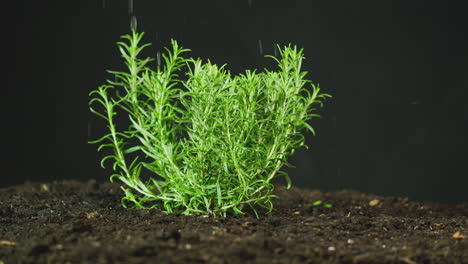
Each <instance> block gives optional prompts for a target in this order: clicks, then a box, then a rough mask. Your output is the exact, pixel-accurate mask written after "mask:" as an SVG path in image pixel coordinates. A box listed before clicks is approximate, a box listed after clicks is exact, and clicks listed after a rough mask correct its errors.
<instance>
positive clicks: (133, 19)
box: [130, 16, 137, 31]
mask: <svg viewBox="0 0 468 264" xmlns="http://www.w3.org/2000/svg"><path fill="white" fill-rule="evenodd" d="M130 29H131V30H135V31H136V30H137V19H136V16H132V17H131V18H130Z"/></svg>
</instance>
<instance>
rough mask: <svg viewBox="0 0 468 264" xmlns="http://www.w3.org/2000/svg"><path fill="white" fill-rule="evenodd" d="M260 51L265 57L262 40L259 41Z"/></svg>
mask: <svg viewBox="0 0 468 264" xmlns="http://www.w3.org/2000/svg"><path fill="white" fill-rule="evenodd" d="M258 51H259V52H260V55H263V44H262V40H261V39H259V40H258Z"/></svg>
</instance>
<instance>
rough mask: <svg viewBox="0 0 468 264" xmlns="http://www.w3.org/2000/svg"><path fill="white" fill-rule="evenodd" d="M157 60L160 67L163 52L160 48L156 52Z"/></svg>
mask: <svg viewBox="0 0 468 264" xmlns="http://www.w3.org/2000/svg"><path fill="white" fill-rule="evenodd" d="M156 62H157V63H158V68H159V67H161V52H160V51H159V50H158V52H156Z"/></svg>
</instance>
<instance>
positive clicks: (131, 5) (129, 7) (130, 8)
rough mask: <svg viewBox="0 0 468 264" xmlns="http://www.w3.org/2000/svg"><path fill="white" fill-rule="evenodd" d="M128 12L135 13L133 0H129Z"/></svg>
mask: <svg viewBox="0 0 468 264" xmlns="http://www.w3.org/2000/svg"><path fill="white" fill-rule="evenodd" d="M128 14H130V15H132V14H133V0H128Z"/></svg>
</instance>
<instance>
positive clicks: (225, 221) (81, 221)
mask: <svg viewBox="0 0 468 264" xmlns="http://www.w3.org/2000/svg"><path fill="white" fill-rule="evenodd" d="M276 194H277V195H279V196H280V197H281V199H280V200H276V202H275V206H276V208H277V211H276V212H274V213H272V214H271V215H269V216H262V217H261V218H260V219H257V218H255V216H254V215H253V214H251V215H249V216H242V217H227V218H212V217H201V216H183V215H178V214H164V213H161V211H159V210H128V209H123V208H122V207H121V206H120V197H121V195H122V193H121V191H120V189H119V185H117V184H110V183H109V184H97V183H95V182H88V183H80V182H76V181H65V182H54V183H47V184H40V183H26V184H24V185H21V186H15V187H10V188H4V189H0V263H2V264H12V263H92V264H98V263H126V264H131V263H243V264H245V263H268V264H271V263H406V264H414V263H438V264H440V263H468V242H467V240H468V238H464V236H466V235H468V232H467V224H468V218H467V215H468V204H464V205H442V204H432V203H419V202H411V201H408V200H407V199H404V198H392V197H379V196H375V195H365V194H361V193H357V192H353V191H339V192H330V193H323V192H320V191H310V190H301V189H297V188H293V189H291V190H289V191H284V190H283V188H280V187H277V190H276ZM316 200H322V201H324V202H325V203H331V204H333V207H332V208H323V206H311V205H310V204H311V203H313V202H314V201H316ZM373 200H374V201H373ZM375 200H378V201H375Z"/></svg>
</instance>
